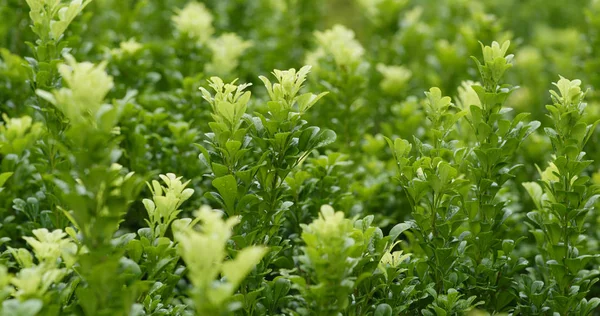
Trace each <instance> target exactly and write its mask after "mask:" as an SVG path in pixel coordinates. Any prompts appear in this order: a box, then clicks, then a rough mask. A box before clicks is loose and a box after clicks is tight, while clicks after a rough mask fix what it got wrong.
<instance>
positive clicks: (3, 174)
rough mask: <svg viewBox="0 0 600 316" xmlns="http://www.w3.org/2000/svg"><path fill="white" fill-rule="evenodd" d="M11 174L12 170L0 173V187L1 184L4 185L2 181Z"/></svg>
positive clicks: (0, 186) (4, 181)
mask: <svg viewBox="0 0 600 316" xmlns="http://www.w3.org/2000/svg"><path fill="white" fill-rule="evenodd" d="M12 175H13V172H3V173H0V188H2V186H3V185H4V183H6V181H7V180H8V178H10V176H12Z"/></svg>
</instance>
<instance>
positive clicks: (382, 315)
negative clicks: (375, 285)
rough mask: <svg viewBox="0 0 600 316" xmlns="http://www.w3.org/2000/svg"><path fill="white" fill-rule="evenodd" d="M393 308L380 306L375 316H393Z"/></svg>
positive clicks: (385, 305) (386, 305)
mask: <svg viewBox="0 0 600 316" xmlns="http://www.w3.org/2000/svg"><path fill="white" fill-rule="evenodd" d="M392 312H393V311H392V307H391V306H390V305H388V304H385V303H384V304H379V305H378V306H377V308H376V309H375V313H374V314H373V316H392Z"/></svg>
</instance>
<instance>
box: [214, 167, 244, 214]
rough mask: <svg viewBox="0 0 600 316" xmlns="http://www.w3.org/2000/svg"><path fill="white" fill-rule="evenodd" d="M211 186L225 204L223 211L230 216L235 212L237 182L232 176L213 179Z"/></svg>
mask: <svg viewBox="0 0 600 316" xmlns="http://www.w3.org/2000/svg"><path fill="white" fill-rule="evenodd" d="M212 185H213V186H214V187H215V188H216V189H217V190H218V191H219V194H220V195H221V197H222V198H223V202H224V203H225V211H226V212H227V213H228V214H229V215H232V212H234V210H235V201H236V199H237V194H238V192H237V181H236V180H235V178H234V177H233V176H232V175H230V174H229V175H226V176H223V177H219V178H215V179H214V180H213V181H212Z"/></svg>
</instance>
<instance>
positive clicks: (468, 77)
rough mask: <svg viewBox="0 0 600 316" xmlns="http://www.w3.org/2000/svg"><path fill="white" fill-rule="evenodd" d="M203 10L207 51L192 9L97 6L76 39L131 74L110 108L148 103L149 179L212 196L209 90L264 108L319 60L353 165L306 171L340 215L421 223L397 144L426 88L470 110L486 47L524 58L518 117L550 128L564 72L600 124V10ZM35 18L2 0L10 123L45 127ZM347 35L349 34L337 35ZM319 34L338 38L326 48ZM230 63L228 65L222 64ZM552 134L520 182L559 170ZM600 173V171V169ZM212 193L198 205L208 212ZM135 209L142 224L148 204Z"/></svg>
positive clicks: (531, 142) (3, 102)
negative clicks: (162, 176) (283, 72)
mask: <svg viewBox="0 0 600 316" xmlns="http://www.w3.org/2000/svg"><path fill="white" fill-rule="evenodd" d="M202 3H203V4H204V6H205V9H206V10H207V11H208V12H209V14H210V16H212V21H211V22H212V29H211V30H209V31H207V32H208V33H207V34H206V35H207V36H208V37H207V38H209V39H208V41H207V42H202V41H199V40H197V39H194V38H193V37H191V35H190V34H184V33H185V32H182V29H178V28H177V27H176V25H175V24H174V22H173V16H175V15H177V14H178V12H180V10H182V9H183V8H184V7H185V6H186V5H187V4H188V1H187V0H163V1H151V0H94V1H92V3H91V4H90V5H89V6H88V7H87V8H86V9H85V10H84V11H83V13H82V14H81V16H79V17H78V18H77V19H75V21H74V22H73V23H72V24H71V26H70V27H69V29H68V31H67V32H66V41H67V42H68V47H71V48H70V49H69V50H70V53H71V54H73V55H74V56H75V57H76V58H77V59H78V60H88V61H91V62H98V61H101V60H108V62H109V65H108V72H109V73H110V74H111V75H112V76H114V77H118V80H116V86H115V88H114V89H113V90H112V91H111V94H110V96H114V97H116V96H123V95H125V94H126V93H127V92H135V93H136V97H135V103H134V105H130V106H128V107H126V109H125V114H126V115H123V119H122V122H121V123H120V125H121V127H120V128H121V133H122V140H121V146H122V147H123V148H124V149H125V150H124V152H125V153H126V154H125V155H123V157H122V158H121V161H120V162H121V163H122V164H123V165H124V166H126V167H127V168H129V169H131V170H133V171H137V172H143V173H153V172H154V173H157V172H158V171H159V170H161V171H166V170H178V175H181V176H183V177H185V178H188V179H192V184H191V185H192V187H193V188H194V189H195V190H197V191H198V192H203V191H206V187H207V186H208V185H209V184H208V183H207V182H206V181H207V180H205V179H203V178H202V177H201V175H202V173H203V172H204V171H205V170H203V169H202V167H201V166H200V164H198V162H197V155H198V150H197V148H196V147H195V145H194V144H195V143H198V142H199V141H201V139H200V135H202V133H204V132H206V131H207V129H208V127H207V124H206V122H208V121H209V120H210V115H209V111H207V109H208V105H207V104H206V103H205V102H204V101H203V100H201V97H200V94H199V92H198V88H199V87H200V86H205V83H206V79H208V78H209V77H210V76H213V75H219V76H221V77H223V78H224V79H225V80H233V79H235V78H239V81H240V82H250V83H253V84H254V86H252V87H250V90H251V91H252V92H253V94H255V95H256V96H258V97H259V98H258V99H257V100H261V99H264V98H265V97H266V96H265V92H264V90H263V89H260V88H257V87H260V86H261V85H260V84H259V83H260V81H259V80H258V77H257V75H258V74H264V75H266V74H268V73H269V72H270V71H271V70H272V69H288V68H292V67H294V68H300V67H301V66H302V65H304V64H306V63H309V62H316V63H317V64H313V72H312V74H311V80H309V81H310V82H309V85H308V86H309V89H311V91H315V92H318V91H330V94H329V95H327V96H326V97H325V98H324V101H322V104H320V105H319V106H318V107H316V108H315V109H313V110H312V113H311V114H310V115H309V121H310V123H311V124H314V125H317V126H323V127H329V128H332V129H334V130H336V131H337V132H338V141H337V142H336V144H334V145H333V147H332V150H333V151H336V152H337V153H336V154H340V155H342V156H341V157H342V158H340V159H337V160H335V159H330V161H329V162H325V161H323V160H319V159H320V158H322V157H318V155H317V156H315V157H312V158H311V159H313V160H311V159H309V160H308V161H307V165H308V166H307V168H309V169H310V170H312V171H314V172H315V173H318V172H321V173H322V175H323V177H331V179H329V180H328V181H331V183H329V184H328V185H329V187H330V188H332V189H331V190H332V192H328V194H329V193H330V194H332V197H331V199H332V200H336V199H337V200H336V201H338V202H339V203H338V204H339V205H336V206H337V207H338V209H342V210H344V211H346V212H347V213H350V214H359V213H365V214H372V213H373V214H377V215H378V216H379V221H380V223H381V224H384V225H385V224H386V223H393V222H397V221H399V220H403V219H405V218H406V216H407V215H408V213H407V211H406V210H407V208H406V207H405V206H406V205H405V203H406V201H404V199H403V198H402V196H403V195H402V194H399V191H398V190H399V189H398V187H397V186H396V185H395V184H392V183H390V181H389V177H390V175H392V174H393V173H394V169H393V162H392V160H391V155H390V153H389V151H388V150H387V148H386V145H385V141H384V139H383V137H382V135H386V136H400V137H403V138H405V139H411V138H412V137H413V136H416V137H420V136H423V133H424V130H423V128H422V126H423V124H422V123H423V121H424V120H425V118H424V115H423V113H422V110H421V108H422V107H421V104H422V102H423V99H424V94H423V92H424V91H427V90H428V89H429V88H430V87H432V86H438V87H440V89H441V90H442V92H443V94H444V95H450V96H452V98H453V102H454V103H456V104H458V103H460V102H461V100H462V101H464V100H465V98H468V97H469V93H468V91H469V89H468V87H469V85H470V84H471V83H470V82H471V81H476V80H478V75H477V72H476V68H475V64H474V62H473V61H472V60H471V59H470V58H469V57H470V56H479V54H480V50H481V47H480V42H482V43H485V44H489V43H491V42H492V41H494V40H495V41H499V42H502V41H504V40H510V41H511V42H512V45H511V47H510V51H509V53H512V54H514V55H515V61H514V67H513V69H512V70H511V71H510V72H509V73H507V76H508V79H507V81H508V82H510V83H511V84H514V85H518V86H520V88H519V89H518V90H517V91H516V92H515V93H514V94H512V95H511V97H510V99H509V100H508V102H507V106H510V107H513V108H515V110H516V111H515V112H516V113H519V112H531V113H532V119H537V120H540V121H542V123H543V125H546V124H548V121H547V118H546V117H545V114H544V113H545V112H546V110H545V108H544V105H545V104H547V103H548V102H549V101H550V95H549V93H548V92H547V91H548V90H549V89H550V88H551V86H552V82H555V81H557V80H558V77H557V74H560V75H562V76H565V77H568V78H574V77H577V78H579V79H581V80H582V81H583V85H584V86H585V87H586V88H590V91H589V93H588V95H587V98H586V99H587V100H588V102H589V103H590V104H591V105H592V106H590V107H589V109H590V110H589V112H590V114H589V117H588V119H589V120H590V121H592V120H594V119H595V118H597V117H599V116H600V105H599V104H598V103H599V102H600V98H599V96H600V95H599V94H598V93H597V92H596V90H595V89H594V88H593V87H600V76H599V75H598V71H597V69H598V66H600V51H599V50H600V1H597V0H573V1H569V2H568V3H567V2H565V1H558V0H557V1H549V0H528V1H522V0H506V1H495V0H353V1H350V0H328V1H321V0H252V1H247V0H206V1H202ZM27 15H28V8H27V4H26V3H25V1H22V0H0V19H1V20H2V23H1V24H0V47H2V49H1V50H0V80H2V81H3V82H2V84H0V89H2V90H0V112H2V113H7V114H8V115H9V116H10V117H16V116H18V115H23V114H28V115H31V116H35V115H36V113H35V111H34V110H33V107H34V106H35V104H36V102H34V100H33V99H32V94H31V93H30V91H31V87H30V86H29V85H28V84H26V82H27V81H26V80H27V78H28V74H27V71H26V70H25V68H23V67H21V65H22V64H23V63H25V61H24V60H23V58H22V57H19V56H31V50H30V48H29V47H28V45H27V44H26V42H33V41H35V37H34V34H33V32H32V31H31V29H30V27H29V19H28V16H27ZM336 25H338V26H340V25H342V26H343V27H339V28H337V29H336V27H334V26H336ZM326 30H333V31H332V32H331V33H327V32H326ZM336 30H337V31H336ZM318 32H323V33H321V39H322V40H321V41H319V35H318ZM227 34H235V35H236V36H237V37H236V38H237V39H232V37H231V36H230V37H229V39H230V41H229V42H226V41H224V38H225V37H222V36H224V35H227ZM342 35H343V36H346V37H345V38H342V40H340V42H335V44H332V45H330V46H331V47H327V45H329V44H328V43H327V41H328V40H336V39H338V40H339V38H340V37H339V36H342ZM328 36H329V37H328ZM353 37H354V38H353ZM242 43H246V44H242ZM348 43H352V45H349V46H346V45H347V44H348ZM228 45H229V46H228ZM240 45H243V47H242V46H240ZM336 49H339V50H340V51H344V49H346V50H349V51H352V52H354V53H356V54H355V57H356V60H352V61H351V65H350V64H344V63H340V62H339V61H337V60H335V54H336V52H335V51H332V50H336ZM319 50H320V51H319ZM322 51H326V53H324V54H323V53H322ZM221 54H225V56H227V58H225V59H224V58H221V59H219V58H218V57H219V55H221ZM227 54H229V55H227ZM332 56H333V58H332ZM310 58H313V59H310ZM219 63H220V64H219ZM208 65H212V66H211V67H212V68H210V67H209V66H208ZM210 69H230V71H228V72H227V71H225V72H221V73H215V71H210ZM340 74H341V75H340ZM261 106H263V105H262V103H261V102H259V101H254V102H253V103H252V104H250V108H251V109H257V108H260V107H261ZM541 130H542V129H540V130H538V132H537V133H536V134H535V135H533V136H532V137H530V138H529V139H528V140H527V142H526V144H525V145H524V146H523V150H522V151H521V152H522V155H521V156H520V157H518V161H519V162H521V163H524V164H525V165H526V168H525V170H526V172H524V173H522V179H518V180H519V181H522V180H526V179H531V178H536V177H537V169H536V167H535V166H536V165H540V166H541V165H545V163H546V161H548V159H549V157H548V156H547V155H548V154H546V153H549V152H550V151H549V148H550V144H549V142H548V141H547V139H546V138H545V137H543V136H540V135H541V134H540V133H541ZM468 139H469V135H463V141H465V142H468ZM598 144H600V141H599V139H598V136H594V139H593V140H592V141H590V142H589V145H588V147H590V148H589V150H588V152H589V156H590V158H592V159H594V160H595V161H600V159H599V158H600V150H599V148H597V147H598ZM342 160H343V161H345V162H344V163H340V161H342ZM319 164H324V165H323V166H321V167H319ZM597 164H598V163H596V164H595V165H597ZM594 170H595V169H593V168H592V167H591V168H590V173H593V172H594ZM12 181H15V182H16V181H19V178H18V177H16V176H15V177H13V180H12ZM517 188H518V189H516V190H518V192H513V193H514V194H516V195H515V196H514V199H513V200H514V201H521V200H522V201H521V202H522V203H520V204H515V205H519V206H514V207H515V208H524V209H527V208H530V207H532V204H531V202H530V201H529V200H528V198H525V197H524V196H525V194H524V191H523V190H522V188H520V187H518V186H517ZM22 190H23V191H22V192H23V194H24V195H30V196H33V195H35V194H36V192H35V190H33V189H31V188H27V185H23V188H22ZM519 190H520V191H519ZM0 194H2V193H1V192H0ZM201 196H202V195H201V194H198V195H197V196H196V197H195V200H194V201H192V202H191V203H192V204H193V205H196V206H197V205H200V204H203V203H205V202H207V201H205V200H204V199H203V198H202V197H201ZM342 197H343V198H342ZM319 202H323V203H324V202H328V201H327V200H319ZM12 204H13V202H12V199H9V198H7V199H4V200H2V201H1V202H0V209H1V208H4V209H10V208H11V205H12ZM317 204H318V203H314V204H313V205H311V206H310V209H311V211H310V212H309V213H310V214H312V215H315V214H316V212H317V208H318V205H317ZM135 208H136V209H137V211H138V212H143V209H142V208H141V205H137V206H136V207H135ZM132 214H133V215H130V217H131V218H130V219H129V221H130V224H131V225H132V227H135V225H137V224H139V221H140V220H139V219H136V218H137V217H136V214H138V213H136V212H133V213H132ZM518 218H519V217H518V216H517V217H516V219H515V220H518ZM523 229H525V228H523Z"/></svg>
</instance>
